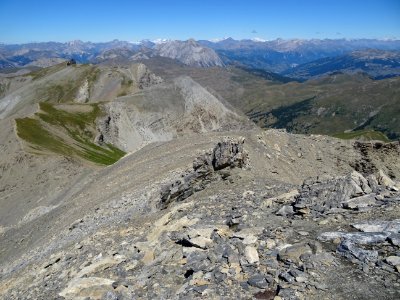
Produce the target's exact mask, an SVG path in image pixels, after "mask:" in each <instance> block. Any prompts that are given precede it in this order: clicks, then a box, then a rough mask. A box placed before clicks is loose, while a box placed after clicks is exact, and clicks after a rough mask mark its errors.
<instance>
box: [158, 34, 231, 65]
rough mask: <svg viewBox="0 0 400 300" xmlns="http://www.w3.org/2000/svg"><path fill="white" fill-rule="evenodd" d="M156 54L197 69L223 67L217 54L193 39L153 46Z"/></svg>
mask: <svg viewBox="0 0 400 300" xmlns="http://www.w3.org/2000/svg"><path fill="white" fill-rule="evenodd" d="M155 49H156V50H157V54H158V55H160V56H162V57H169V58H172V59H176V60H179V61H181V62H183V63H184V64H186V65H190V66H197V67H213V66H219V67H221V66H223V65H224V63H223V62H222V60H221V58H220V57H219V56H218V54H217V53H216V52H215V51H214V50H212V49H210V48H207V47H204V46H202V45H200V44H199V43H198V42H196V41H195V40H194V39H189V40H187V41H168V42H166V43H163V44H158V45H156V46H155Z"/></svg>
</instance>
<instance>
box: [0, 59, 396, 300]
mask: <svg viewBox="0 0 400 300" xmlns="http://www.w3.org/2000/svg"><path fill="white" fill-rule="evenodd" d="M2 80H3V81H2V87H4V88H3V94H2V96H1V97H2V98H1V99H0V107H1V119H0V126H1V131H0V141H1V144H0V150H1V155H0V206H1V207H2V209H1V210H0V226H1V227H0V274H1V275H0V278H1V279H0V298H2V299H3V298H4V299H275V300H279V299H398V298H399V297H400V273H399V271H400V249H399V246H400V239H399V237H400V192H399V190H400V183H399V180H400V144H399V142H392V143H383V142H378V141H375V142H359V141H358V142H355V141H351V140H340V139H336V138H333V137H328V136H323V135H295V134H291V133H287V132H286V131H285V130H274V129H273V130H262V129H259V128H256V127H255V126H254V125H253V124H252V123H251V122H250V121H249V120H247V119H246V118H245V117H244V116H243V115H242V114H241V113H240V112H237V111H235V110H234V109H233V108H231V107H230V106H229V105H228V104H226V101H225V99H223V98H222V97H219V96H218V95H216V94H215V93H211V92H212V91H210V90H207V89H205V88H204V87H203V86H202V85H200V84H199V83H197V82H196V81H195V80H193V79H192V78H191V77H189V76H183V75H181V76H176V77H173V78H171V77H168V80H165V79H163V78H162V77H160V76H158V75H157V74H153V73H152V72H150V71H149V70H148V69H147V68H146V67H145V66H144V65H142V64H134V65H131V66H129V67H124V68H121V67H116V68H113V67H109V66H91V65H78V66H69V67H66V66H64V65H59V66H56V67H52V68H50V69H44V70H42V71H40V72H39V73H36V74H35V73H33V74H31V75H23V76H17V77H7V78H3V79H2ZM68 87H73V89H72V90H69V89H68ZM53 89H54V90H53Z"/></svg>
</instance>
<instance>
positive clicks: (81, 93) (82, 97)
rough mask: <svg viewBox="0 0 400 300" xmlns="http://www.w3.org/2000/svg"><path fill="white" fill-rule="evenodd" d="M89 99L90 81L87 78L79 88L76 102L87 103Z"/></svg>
mask: <svg viewBox="0 0 400 300" xmlns="http://www.w3.org/2000/svg"><path fill="white" fill-rule="evenodd" d="M88 100H89V81H88V80H87V79H85V81H84V82H83V84H82V86H81V87H80V88H79V90H78V93H77V95H76V98H75V102H78V103H86V102H88Z"/></svg>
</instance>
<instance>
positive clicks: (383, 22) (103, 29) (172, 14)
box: [0, 0, 400, 43]
mask: <svg viewBox="0 0 400 300" xmlns="http://www.w3.org/2000/svg"><path fill="white" fill-rule="evenodd" d="M192 37H193V38H195V39H214V38H223V37H233V38H236V39H243V38H256V37H258V38H263V39H267V40H272V39H276V38H284V39H288V38H306V39H310V38H320V39H322V38H334V39H337V38H379V39H385V38H391V39H400V0H347V1H346V0H309V1H305V0H304V1H301V0H298V1H296V0H278V1H267V0H265V1H254V0H247V1H243V0H241V1H237V0H231V1H219V0H214V1H209V0H202V1H189V0H186V1H181V0H179V1H178V0H176V1H174V0H169V1H161V0H152V1H143V0H142V1H123V0H114V1H101V0H97V1H94V0H93V1H92V0H86V1H84V0H80V1H77V0H70V1H59V0H36V1H21V0H0V42H3V43H27V42H42V41H59V42H65V41H70V40H76V39H80V40H83V41H92V42H99V41H110V40H113V39H120V40H126V41H139V40H142V39H157V38H167V39H188V38H192Z"/></svg>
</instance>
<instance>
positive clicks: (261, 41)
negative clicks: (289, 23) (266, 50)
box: [251, 37, 268, 43]
mask: <svg viewBox="0 0 400 300" xmlns="http://www.w3.org/2000/svg"><path fill="white" fill-rule="evenodd" d="M251 40H252V41H253V42H260V43H264V42H267V41H268V40H264V39H262V38H259V37H255V38H252V39H251Z"/></svg>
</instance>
